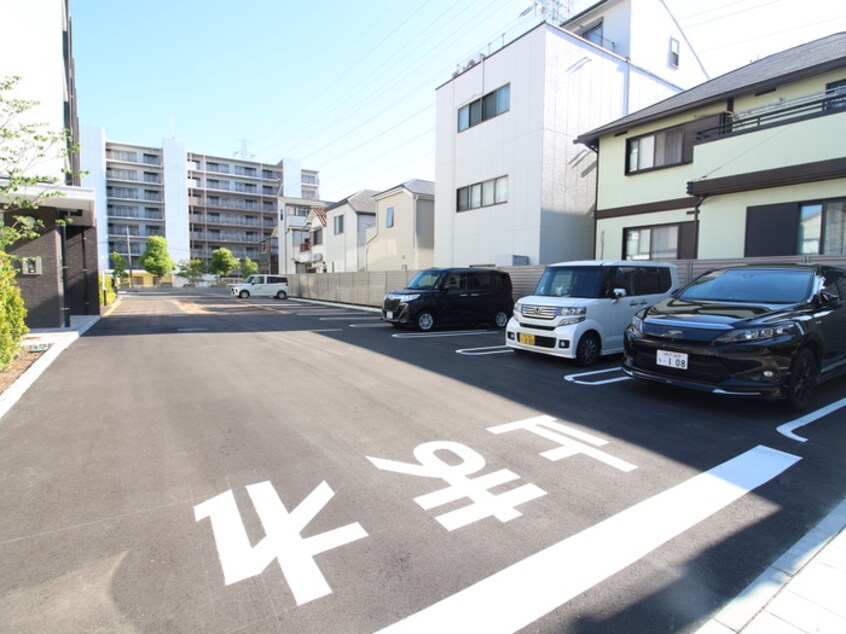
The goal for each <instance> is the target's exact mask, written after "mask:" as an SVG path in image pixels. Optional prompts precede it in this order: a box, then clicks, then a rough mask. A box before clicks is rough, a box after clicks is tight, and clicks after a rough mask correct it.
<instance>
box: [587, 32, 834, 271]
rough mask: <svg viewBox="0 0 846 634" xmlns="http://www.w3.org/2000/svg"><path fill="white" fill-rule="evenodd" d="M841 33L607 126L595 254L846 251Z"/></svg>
mask: <svg viewBox="0 0 846 634" xmlns="http://www.w3.org/2000/svg"><path fill="white" fill-rule="evenodd" d="M844 138H846V33H838V34H835V35H830V36H828V37H825V38H822V39H819V40H816V41H813V42H809V43H807V44H804V45H801V46H797V47H795V48H791V49H789V50H786V51H782V52H780V53H776V54H774V55H770V56H769V57H765V58H763V59H761V60H758V61H756V62H753V63H751V64H749V65H747V66H744V67H742V68H739V69H737V70H735V71H732V72H730V73H727V74H725V75H722V76H721V77H717V78H716V79H713V80H711V81H709V82H706V83H704V84H702V85H700V86H697V87H695V88H692V89H691V90H688V91H686V92H684V93H681V94H679V95H676V96H674V97H671V98H669V99H666V100H665V101H662V102H660V103H657V104H655V105H653V106H650V107H648V108H645V109H643V110H640V111H638V112H636V113H634V114H631V115H629V116H627V117H623V118H622V119H618V120H616V121H614V122H612V123H610V124H608V125H605V126H602V127H600V128H597V129H595V130H592V131H591V132H587V133H584V134H582V135H581V136H580V137H579V138H578V142H580V143H582V144H584V145H586V146H588V147H590V148H592V149H594V150H597V151H598V152H599V185H598V194H597V208H596V242H595V255H596V257H599V258H613V259H617V258H627V259H647V258H648V259H656V260H657V259H686V258H700V259H715V258H744V257H773V256H809V255H841V256H842V255H846V143H845V142H844Z"/></svg>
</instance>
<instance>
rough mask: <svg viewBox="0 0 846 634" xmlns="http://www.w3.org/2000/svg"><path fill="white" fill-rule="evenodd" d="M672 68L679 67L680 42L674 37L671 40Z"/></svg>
mask: <svg viewBox="0 0 846 634" xmlns="http://www.w3.org/2000/svg"><path fill="white" fill-rule="evenodd" d="M670 66H672V67H673V68H678V67H679V41H678V40H677V39H676V38H674V37H671V38H670Z"/></svg>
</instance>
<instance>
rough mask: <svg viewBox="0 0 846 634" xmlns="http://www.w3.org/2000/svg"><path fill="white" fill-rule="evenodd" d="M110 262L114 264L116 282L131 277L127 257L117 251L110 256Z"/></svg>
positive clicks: (113, 273)
mask: <svg viewBox="0 0 846 634" xmlns="http://www.w3.org/2000/svg"><path fill="white" fill-rule="evenodd" d="M109 261H110V262H111V264H112V277H113V278H114V279H115V280H122V279H125V278H127V277H129V273H128V272H127V270H126V258H125V257H123V256H122V255H121V254H120V253H118V252H117V251H115V252H114V253H112V255H111V256H109Z"/></svg>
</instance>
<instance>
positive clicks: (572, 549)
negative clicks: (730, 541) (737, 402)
mask: <svg viewBox="0 0 846 634" xmlns="http://www.w3.org/2000/svg"><path fill="white" fill-rule="evenodd" d="M799 460H800V458H799V457H798V456H794V455H792V454H788V453H784V452H782V451H778V450H775V449H771V448H769V447H764V446H758V447H756V448H755V449H752V450H750V451H747V452H746V453H744V454H741V455H740V456H737V457H736V458H733V459H731V460H729V461H728V462H725V463H723V464H721V465H719V466H717V467H715V468H713V469H711V470H710V471H707V472H705V473H702V474H699V475H697V476H694V477H693V478H691V479H690V480H687V481H686V482H682V483H681V484H679V485H677V486H675V487H673V488H671V489H669V490H667V491H664V492H663V493H659V494H658V495H655V496H653V497H651V498H649V499H647V500H644V501H643V502H640V503H639V504H636V505H634V506H632V507H630V508H628V509H626V510H625V511H622V512H620V513H618V514H617V515H614V516H613V517H610V518H608V519H606V520H604V521H602V522H600V523H599V524H596V525H594V526H592V527H591V528H588V529H586V530H584V531H582V532H581V533H578V534H576V535H573V536H571V537H568V538H566V539H564V540H563V541H560V542H558V543H557V544H554V545H552V546H550V547H549V548H546V549H544V550H542V551H540V552H539V553H536V554H534V555H531V556H530V557H527V558H526V559H524V560H522V561H520V562H518V563H516V564H514V565H512V566H509V567H508V568H505V569H504V570H501V571H500V572H497V573H495V574H493V575H491V576H490V577H488V578H486V579H483V580H482V581H479V582H478V583H476V584H474V585H472V586H470V587H468V588H466V589H464V590H462V591H460V592H458V593H456V594H454V595H452V596H449V597H447V598H446V599H443V600H442V601H439V602H438V603H435V604H434V605H432V606H430V607H428V608H425V609H423V610H422V611H420V612H418V613H417V614H413V615H411V616H409V617H408V618H406V619H403V620H402V621H399V622H397V623H394V624H393V625H391V626H388V627H387V628H385V629H383V630H381V631H382V632H437V631H449V632H460V631H466V632H515V631H517V630H519V629H521V628H524V627H526V626H528V625H529V624H530V623H532V622H534V621H536V620H537V619H539V618H541V617H542V616H544V615H545V614H548V613H549V612H551V611H552V610H555V609H556V608H558V607H560V606H562V605H564V604H565V603H567V602H568V601H569V600H570V599H572V598H574V597H576V596H578V595H580V594H582V593H583V592H585V591H586V590H589V589H590V588H592V587H593V586H595V585H597V584H598V583H600V582H602V581H604V580H605V579H608V578H609V577H610V576H612V575H614V574H616V573H617V572H619V571H621V570H623V569H624V568H626V567H628V566H630V565H631V564H633V563H635V562H637V561H638V560H639V559H641V558H642V557H644V556H646V555H648V554H649V553H650V552H652V551H653V550H655V549H656V548H658V547H659V546H661V545H663V544H664V543H666V542H668V541H670V540H671V539H673V538H675V537H677V536H678V535H681V534H682V533H684V532H685V531H687V530H689V529H690V528H692V527H693V526H695V525H696V524H698V523H700V522H702V521H703V520H705V519H707V518H709V517H710V516H712V515H714V514H715V513H717V512H719V511H721V510H723V509H724V508H726V507H727V506H728V505H729V504H731V503H733V502H735V501H737V500H739V499H740V498H742V497H743V496H744V495H746V494H747V493H749V492H750V491H752V490H754V489H756V488H757V487H759V486H761V485H763V484H766V483H767V482H769V481H770V480H772V479H773V478H775V477H777V476H778V475H779V474H781V473H782V472H784V471H785V470H786V469H788V468H789V467H791V466H793V465H794V464H795V463H796V462H798V461H799ZM656 518H660V521H656Z"/></svg>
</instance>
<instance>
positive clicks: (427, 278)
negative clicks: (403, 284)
mask: <svg viewBox="0 0 846 634" xmlns="http://www.w3.org/2000/svg"><path fill="white" fill-rule="evenodd" d="M441 273H442V272H441V271H434V270H429V271H420V272H419V273H418V274H417V275H415V276H414V278H413V279H412V280H411V281H410V282H409V283H408V287H407V288H410V289H412V290H416V291H430V290H432V289H433V288H435V287H436V286H437V285H438V279H439V278H440V277H441Z"/></svg>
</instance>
